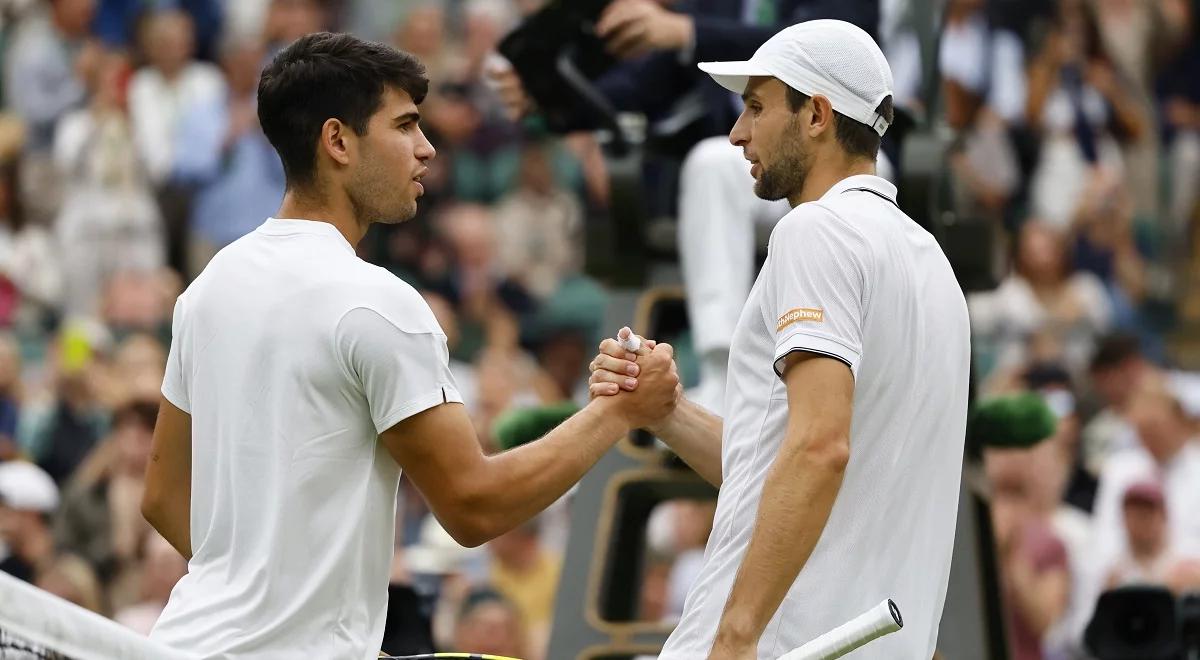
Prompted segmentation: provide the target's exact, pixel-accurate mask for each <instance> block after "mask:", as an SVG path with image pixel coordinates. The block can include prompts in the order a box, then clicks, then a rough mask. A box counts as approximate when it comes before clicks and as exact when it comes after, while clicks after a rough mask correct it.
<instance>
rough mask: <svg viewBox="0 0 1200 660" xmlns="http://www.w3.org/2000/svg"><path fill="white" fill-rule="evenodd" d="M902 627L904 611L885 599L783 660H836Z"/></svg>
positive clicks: (794, 651)
mask: <svg viewBox="0 0 1200 660" xmlns="http://www.w3.org/2000/svg"><path fill="white" fill-rule="evenodd" d="M902 627H904V619H903V618H902V617H901V616H900V608H899V607H896V604H895V603H893V602H892V601H891V600H885V601H883V602H882V603H880V604H878V605H876V606H875V607H873V608H871V609H869V610H867V611H866V612H863V613H862V614H860V615H858V616H857V617H855V618H854V619H852V620H850V621H848V622H846V623H843V624H842V625H840V626H838V627H837V628H834V629H833V630H830V631H829V632H827V633H825V634H824V635H821V636H820V637H818V638H816V639H814V640H812V641H811V642H809V643H807V644H805V645H804V646H801V647H800V648H798V649H794V650H792V651H789V652H788V653H786V654H784V655H783V656H781V657H780V658H779V660H834V658H840V657H842V656H844V655H846V654H847V653H849V652H851V651H853V650H854V649H856V648H858V647H860V646H862V645H864V644H866V643H867V642H870V641H872V640H874V639H878V638H880V637H883V636H884V635H889V634H891V633H894V632H896V631H897V630H900V629H901V628H902Z"/></svg>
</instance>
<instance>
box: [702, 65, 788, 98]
mask: <svg viewBox="0 0 1200 660" xmlns="http://www.w3.org/2000/svg"><path fill="white" fill-rule="evenodd" d="M697 66H698V67H700V70H701V71H703V72H705V73H707V74H708V75H710V76H712V79H713V80H715V81H717V84H718V85H720V86H722V87H724V88H725V89H727V90H729V91H731V92H733V93H734V94H744V93H745V92H746V85H747V83H749V82H750V77H751V76H769V75H771V73H770V72H769V71H767V70H766V69H764V68H763V67H762V66H760V65H759V64H758V63H756V62H751V61H749V60H747V61H744V62H701V63H700V64H698V65H697Z"/></svg>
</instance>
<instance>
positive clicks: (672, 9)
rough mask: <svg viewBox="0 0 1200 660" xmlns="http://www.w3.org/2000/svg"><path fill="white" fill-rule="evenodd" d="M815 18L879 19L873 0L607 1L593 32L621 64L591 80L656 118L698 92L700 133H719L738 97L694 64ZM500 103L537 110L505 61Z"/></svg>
mask: <svg viewBox="0 0 1200 660" xmlns="http://www.w3.org/2000/svg"><path fill="white" fill-rule="evenodd" d="M815 18H838V19H841V20H844V21H847V22H850V23H854V24H855V25H858V26H859V27H861V28H863V29H864V30H866V31H867V32H868V33H869V34H871V35H872V36H875V34H876V32H877V29H876V28H877V26H878V24H879V3H878V2H877V1H876V0H847V1H845V2H837V1H836V0H612V1H611V2H609V3H608V4H607V6H605V7H604V9H603V10H602V11H601V13H600V16H599V19H598V20H597V21H596V23H595V35H596V36H597V37H599V38H600V39H602V40H603V41H604V43H605V47H606V49H607V51H608V53H609V54H610V55H611V56H613V57H614V58H616V59H617V61H618V63H617V64H616V65H615V66H613V67H611V68H610V69H609V70H608V71H606V72H604V73H603V74H602V75H601V76H600V77H599V78H597V79H595V80H593V81H592V83H593V84H594V85H595V87H596V89H597V91H598V92H599V93H600V94H601V95H602V96H603V97H604V99H605V100H606V101H607V102H608V103H609V104H611V105H612V107H614V108H616V109H617V110H622V111H630V112H641V113H644V114H646V115H647V117H649V118H651V119H654V118H656V117H662V116H664V115H665V114H666V113H669V112H670V111H671V109H672V108H673V107H674V105H675V101H676V100H678V99H679V98H680V97H681V96H683V95H685V94H687V93H688V92H692V91H697V92H699V93H700V94H702V95H703V98H704V108H705V111H706V112H705V116H704V119H703V121H702V122H701V124H702V126H703V128H702V132H703V135H704V136H715V135H721V136H724V135H725V134H727V133H728V132H729V129H730V127H732V126H733V122H734V120H736V119H737V116H738V114H739V113H740V112H741V108H740V107H739V103H740V101H737V100H736V99H735V98H734V97H733V96H732V95H731V94H729V93H728V92H726V91H724V90H723V89H721V88H720V87H719V86H717V85H713V84H711V83H710V82H708V77H707V76H704V75H703V74H701V73H700V71H699V70H698V69H697V68H696V64H698V63H700V62H709V61H717V60H741V59H746V58H748V57H750V56H751V55H753V54H754V51H755V50H756V49H757V48H758V47H759V46H761V45H762V44H763V42H764V41H766V40H767V39H768V38H769V37H770V36H771V35H773V34H775V33H776V32H778V31H779V29H780V28H783V27H785V26H787V25H792V24H794V23H799V22H802V21H807V20H811V19H815ZM490 75H491V77H492V80H493V82H494V83H495V85H496V88H497V91H498V93H499V95H500V98H501V100H502V102H503V103H504V106H505V109H506V110H507V112H508V115H509V117H510V118H512V119H514V120H516V119H520V118H523V117H525V116H528V115H530V114H532V113H534V112H535V111H536V103H535V102H534V100H533V99H532V98H531V97H530V95H529V94H528V93H527V92H526V85H525V83H524V82H523V80H522V77H521V73H520V72H519V71H517V70H515V69H512V68H507V67H503V66H498V67H493V68H492V70H491V71H490ZM561 102H564V103H572V104H577V105H579V106H580V107H579V108H578V110H579V111H578V112H573V113H570V115H571V116H572V117H573V118H575V119H576V120H577V122H578V123H577V125H572V126H569V127H568V128H569V129H570V130H588V129H593V128H596V127H597V126H596V125H595V124H594V123H592V122H591V121H590V119H592V118H594V113H593V111H592V110H591V108H589V107H585V106H586V104H585V103H584V102H583V101H582V100H581V99H567V98H564V99H561Z"/></svg>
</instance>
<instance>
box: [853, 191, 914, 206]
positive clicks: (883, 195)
mask: <svg viewBox="0 0 1200 660" xmlns="http://www.w3.org/2000/svg"><path fill="white" fill-rule="evenodd" d="M848 192H865V193H871V194H872V195H875V196H876V197H878V198H879V199H882V200H885V201H887V203H889V204H891V205H892V206H895V207H896V208H900V205H899V204H897V203H896V200H894V199H892V198H891V197H888V196H887V195H885V194H883V193H881V192H879V191H878V190H871V189H870V188H847V189H845V190H843V191H842V193H843V194H845V193H848Z"/></svg>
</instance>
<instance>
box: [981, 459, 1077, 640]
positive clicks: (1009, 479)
mask: <svg viewBox="0 0 1200 660" xmlns="http://www.w3.org/2000/svg"><path fill="white" fill-rule="evenodd" d="M1057 450H1058V448H1057V447H1055V446H1053V445H1049V444H1047V443H1045V442H1043V443H1042V444H1041V445H1040V446H1038V447H1035V448H1033V449H989V450H987V452H986V453H985V461H984V464H985V468H986V471H987V476H988V482H989V484H990V486H991V493H992V497H991V505H992V525H993V530H994V533H995V539H996V546H997V553H998V555H999V563H1000V566H999V570H1000V580H1001V585H1002V590H1003V593H1004V600H1005V610H1006V616H1007V618H1008V622H1009V625H1008V631H1009V646H1010V652H1011V654H1012V658H1013V659H1014V660H1042V658H1044V657H1046V656H1044V655H1043V647H1044V646H1045V645H1046V642H1047V641H1048V637H1049V636H1050V633H1051V631H1052V630H1053V629H1054V628H1055V627H1056V626H1059V625H1061V624H1062V623H1063V621H1065V620H1066V616H1067V612H1068V608H1069V605H1070V600H1071V577H1072V576H1071V565H1070V560H1069V557H1068V554H1067V547H1066V545H1065V544H1064V543H1063V541H1062V539H1061V538H1060V537H1059V535H1058V533H1057V532H1056V530H1055V528H1054V526H1053V524H1052V522H1051V519H1050V518H1049V517H1048V516H1047V514H1048V512H1047V510H1046V509H1047V508H1049V509H1050V510H1051V511H1052V510H1053V509H1054V508H1056V506H1057V502H1058V500H1057V499H1056V498H1053V497H1046V494H1047V493H1049V492H1052V491H1053V490H1055V488H1054V487H1055V486H1056V485H1057V486H1062V485H1063V481H1062V480H1061V479H1056V480H1053V481H1051V485H1049V486H1047V485H1046V484H1044V483H1041V481H1042V480H1041V479H1039V473H1041V472H1044V471H1043V470H1039V468H1040V467H1043V466H1044V465H1045V464H1046V463H1048V462H1049V463H1050V464H1053V461H1045V460H1044V459H1045V458H1049V457H1051V456H1052V455H1053V453H1054V452H1056V451H1057ZM1051 502H1053V504H1051ZM1048 505H1049V506H1048Z"/></svg>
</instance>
